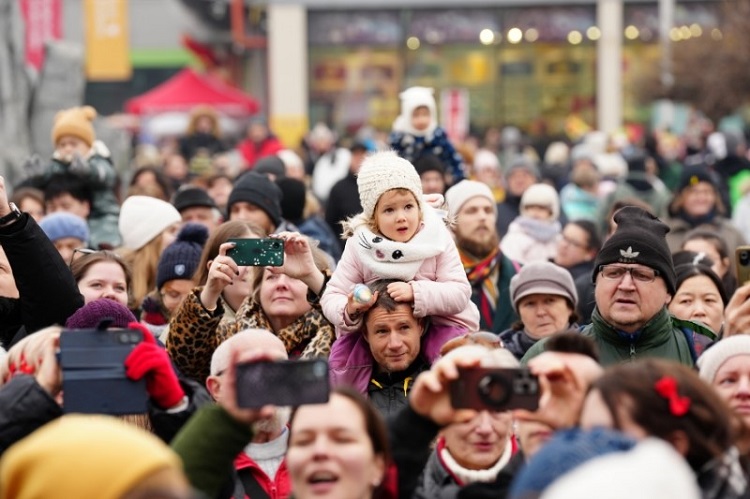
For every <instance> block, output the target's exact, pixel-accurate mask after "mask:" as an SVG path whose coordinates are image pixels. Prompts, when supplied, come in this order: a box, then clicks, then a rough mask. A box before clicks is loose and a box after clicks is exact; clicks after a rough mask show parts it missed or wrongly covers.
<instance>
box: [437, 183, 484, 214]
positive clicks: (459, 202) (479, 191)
mask: <svg viewBox="0 0 750 499" xmlns="http://www.w3.org/2000/svg"><path fill="white" fill-rule="evenodd" d="M477 196H481V197H484V198H487V199H488V200H489V201H490V203H492V207H493V208H494V210H495V212H496V213H497V203H495V196H494V195H493V194H492V190H491V189H490V188H489V186H488V185H487V184H485V183H483V182H477V181H475V180H462V181H460V182H459V183H457V184H456V185H454V186H453V187H451V188H450V189H448V192H446V193H445V202H446V203H448V210H449V212H450V216H451V217H455V216H456V215H457V214H458V212H459V211H461V207H462V206H463V205H464V204H466V202H467V201H468V200H469V199H471V198H475V197H477Z"/></svg>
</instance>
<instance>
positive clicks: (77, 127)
mask: <svg viewBox="0 0 750 499" xmlns="http://www.w3.org/2000/svg"><path fill="white" fill-rule="evenodd" d="M94 118H96V109H94V108H93V107H91V106H83V107H72V108H70V109H65V110H63V111H60V112H58V113H57V114H56V115H55V123H54V124H53V125H52V143H53V144H55V145H57V142H58V141H59V140H60V138H62V137H64V136H66V135H71V136H73V137H78V138H79V139H81V140H82V141H84V142H85V143H86V144H87V145H88V146H89V147H91V144H93V143H94V140H95V139H96V134H95V133H94V125H93V124H92V121H93V120H94Z"/></svg>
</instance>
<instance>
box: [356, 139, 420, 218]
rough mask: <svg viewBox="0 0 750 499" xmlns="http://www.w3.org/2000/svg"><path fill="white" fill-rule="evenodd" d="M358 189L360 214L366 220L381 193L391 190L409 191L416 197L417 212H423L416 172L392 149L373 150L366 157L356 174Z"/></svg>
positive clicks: (369, 216) (373, 209)
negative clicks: (360, 205)
mask: <svg viewBox="0 0 750 499" xmlns="http://www.w3.org/2000/svg"><path fill="white" fill-rule="evenodd" d="M357 188H358V189H359V199H360V201H361V202H362V214H363V215H364V217H365V218H366V219H367V220H371V219H372V217H373V213H374V212H375V206H376V205H377V204H378V199H380V196H382V195H383V193H385V192H386V191H390V190H393V189H406V190H408V191H411V193H412V194H414V197H415V198H416V199H417V203H418V204H419V211H420V213H424V207H423V205H422V202H423V201H422V181H421V180H420V178H419V174H418V173H417V170H415V169H414V165H412V164H411V163H410V162H409V161H407V160H405V159H404V158H400V157H399V156H398V155H397V154H396V152H395V151H382V152H376V153H374V154H371V155H370V156H368V157H367V158H365V160H364V161H363V162H362V167H361V168H360V170H359V174H358V175H357Z"/></svg>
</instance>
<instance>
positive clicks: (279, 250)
mask: <svg viewBox="0 0 750 499" xmlns="http://www.w3.org/2000/svg"><path fill="white" fill-rule="evenodd" d="M227 242H230V243H234V244H235V246H234V248H232V249H230V250H229V251H227V256H229V257H230V258H231V259H232V260H234V262H235V263H236V264H237V265H242V266H247V267H281V266H282V265H284V240H283V239H275V238H270V237H269V238H265V239H260V238H257V237H256V238H242V239H239V238H234V239H229V240H228V241H227Z"/></svg>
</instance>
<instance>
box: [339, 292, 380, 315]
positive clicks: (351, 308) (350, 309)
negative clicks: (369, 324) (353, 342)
mask: <svg viewBox="0 0 750 499" xmlns="http://www.w3.org/2000/svg"><path fill="white" fill-rule="evenodd" d="M347 299H348V302H347V304H346V314H347V315H348V316H349V318H350V319H351V320H353V321H356V320H358V319H359V318H360V317H361V316H362V314H364V313H365V312H367V311H368V310H370V309H371V308H372V307H373V305H375V302H377V301H378V292H377V291H376V292H375V293H373V294H372V297H370V301H368V302H366V303H360V302H358V301H357V300H356V299H355V298H354V291H352V292H351V293H349V296H347Z"/></svg>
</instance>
